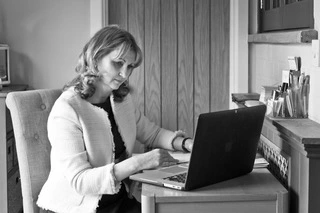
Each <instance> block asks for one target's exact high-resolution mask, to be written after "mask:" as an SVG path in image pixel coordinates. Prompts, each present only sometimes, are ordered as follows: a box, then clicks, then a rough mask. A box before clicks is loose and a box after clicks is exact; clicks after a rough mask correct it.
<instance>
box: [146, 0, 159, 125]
mask: <svg viewBox="0 0 320 213" xmlns="http://www.w3.org/2000/svg"><path fill="white" fill-rule="evenodd" d="M144 61H145V78H146V84H145V95H146V98H145V101H146V103H145V107H146V108H145V114H146V116H147V117H148V118H149V119H150V120H151V121H153V122H155V123H156V124H158V125H161V82H160V81H161V67H160V0H148V1H145V54H144Z"/></svg>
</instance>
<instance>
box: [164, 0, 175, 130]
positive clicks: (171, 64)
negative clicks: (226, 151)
mask: <svg viewBox="0 0 320 213" xmlns="http://www.w3.org/2000/svg"><path fill="white" fill-rule="evenodd" d="M160 39H161V71H162V76H161V96H162V103H161V106H162V112H161V117H162V126H163V127H164V128H167V129H170V130H176V129H177V95H178V94H177V1H176V0H162V1H161V38H160Z"/></svg>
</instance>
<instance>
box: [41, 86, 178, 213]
mask: <svg viewBox="0 0 320 213" xmlns="http://www.w3.org/2000/svg"><path fill="white" fill-rule="evenodd" d="M110 100H111V105H112V109H113V113H114V117H115V121H116V123H117V125H118V129H119V132H120V135H121V137H122V139H123V141H124V143H125V146H126V149H127V152H128V155H129V156H131V154H132V150H133V147H134V143H135V141H136V140H138V141H140V142H141V143H144V144H145V145H147V146H151V147H154V146H156V144H157V142H158V141H161V140H166V141H168V143H170V140H172V138H174V137H175V132H171V131H168V130H165V129H162V128H159V127H158V126H156V125H155V124H154V123H152V122H150V121H149V120H148V119H147V118H146V117H145V116H144V115H143V114H142V113H141V112H140V111H139V110H137V109H135V107H134V104H133V102H132V98H131V96H130V95H128V96H127V97H126V98H125V100H124V101H123V102H121V103H117V102H114V101H113V96H111V99H110ZM48 137H49V140H50V143H51V146H52V148H51V156H50V158H51V170H50V174H49V177H48V180H47V181H46V183H45V184H44V186H43V188H42V189H41V192H40V195H39V198H38V201H37V205H38V206H39V207H41V208H43V209H47V210H51V211H54V212H59V213H73V212H77V213H90V212H95V209H96V207H97V206H98V202H99V200H100V198H101V196H102V194H115V193H117V192H118V190H119V188H120V184H119V183H118V182H116V181H115V179H114V175H113V165H114V160H115V159H114V151H113V150H114V142H113V135H112V132H111V124H110V121H109V118H108V114H107V112H106V111H104V110H103V109H101V108H99V107H96V106H94V105H92V104H91V103H89V102H88V101H86V100H84V99H82V98H81V97H80V96H79V95H78V94H77V93H76V92H74V90H73V89H72V88H71V89H69V90H67V91H65V92H63V93H62V95H61V96H60V97H59V98H58V99H57V101H56V102H55V104H54V106H53V108H52V111H51V113H50V115H49V119H48Z"/></svg>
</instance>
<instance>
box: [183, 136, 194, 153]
mask: <svg viewBox="0 0 320 213" xmlns="http://www.w3.org/2000/svg"><path fill="white" fill-rule="evenodd" d="M185 147H186V149H187V150H188V151H189V152H191V151H192V148H193V139H187V140H186V143H185Z"/></svg>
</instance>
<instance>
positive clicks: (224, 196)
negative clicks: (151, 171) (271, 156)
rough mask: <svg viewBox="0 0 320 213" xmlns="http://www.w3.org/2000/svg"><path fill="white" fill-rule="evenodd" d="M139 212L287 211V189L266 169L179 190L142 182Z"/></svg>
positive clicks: (250, 212)
mask: <svg viewBox="0 0 320 213" xmlns="http://www.w3.org/2000/svg"><path fill="white" fill-rule="evenodd" d="M141 203H142V213H165V212H167V213H172V212H174V213H179V212H181V213H188V212H190V213H191V212H192V213H194V212H199V213H205V212H210V213H215V212H219V213H221V212H228V213H233V212H236V213H255V212H258V213H272V212H274V213H287V212H288V191H287V190H286V189H285V188H284V187H283V186H282V185H281V184H280V183H279V181H278V180H277V179H276V178H275V177H274V176H273V175H272V174H271V173H270V172H269V171H268V170H267V169H254V170H253V172H251V173H250V174H248V175H245V176H242V177H239V178H235V179H232V180H228V181H224V182H221V183H217V184H213V185H210V186H207V187H203V188H200V189H196V190H192V191H189V192H183V191H178V190H173V189H166V188H163V187H158V186H154V185H149V184H143V185H142V194H141Z"/></svg>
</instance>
